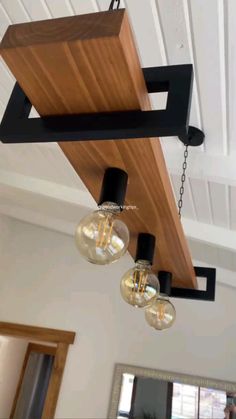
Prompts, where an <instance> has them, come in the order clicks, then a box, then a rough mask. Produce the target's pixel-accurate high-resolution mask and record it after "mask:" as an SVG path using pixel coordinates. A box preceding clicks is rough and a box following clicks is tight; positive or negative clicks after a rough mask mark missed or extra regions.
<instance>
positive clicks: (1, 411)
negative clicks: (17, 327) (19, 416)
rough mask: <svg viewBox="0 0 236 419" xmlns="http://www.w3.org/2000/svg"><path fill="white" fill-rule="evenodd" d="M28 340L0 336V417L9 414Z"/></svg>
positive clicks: (4, 418)
mask: <svg viewBox="0 0 236 419" xmlns="http://www.w3.org/2000/svg"><path fill="white" fill-rule="evenodd" d="M27 345H28V342H26V341H24V340H22V339H14V338H8V337H2V336H0V418H1V419H6V418H8V417H9V416H10V413H11V409H12V403H13V400H14V397H15V394H16V388H17V384H18V382H19V378H20V373H21V370H22V366H23V361H24V358H25V354H26V350H27Z"/></svg>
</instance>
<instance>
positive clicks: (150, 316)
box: [145, 297, 176, 330]
mask: <svg viewBox="0 0 236 419" xmlns="http://www.w3.org/2000/svg"><path fill="white" fill-rule="evenodd" d="M145 318H146V321H147V322H148V324H149V325H150V326H152V327H154V328H155V329H157V330H165V329H168V328H169V327H171V326H172V325H173V323H174V321H175V318H176V311H175V308H174V306H173V304H172V303H171V302H170V301H169V300H168V298H165V297H163V298H157V299H156V301H154V303H153V304H151V305H150V306H149V307H147V308H146V310H145Z"/></svg>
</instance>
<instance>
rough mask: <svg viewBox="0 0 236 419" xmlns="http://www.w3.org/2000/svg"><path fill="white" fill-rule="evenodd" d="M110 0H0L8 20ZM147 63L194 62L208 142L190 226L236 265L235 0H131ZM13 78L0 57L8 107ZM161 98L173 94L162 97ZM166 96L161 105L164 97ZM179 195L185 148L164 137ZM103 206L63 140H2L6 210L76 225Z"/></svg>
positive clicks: (196, 246)
mask: <svg viewBox="0 0 236 419" xmlns="http://www.w3.org/2000/svg"><path fill="white" fill-rule="evenodd" d="M109 3H110V1H109V0H98V1H96V0H37V1H36V0H0V36H1V37H2V36H3V34H4V32H5V31H6V29H7V27H8V25H9V24H12V23H19V22H25V21H29V20H39V19H49V18H52V17H60V16H66V15H72V14H75V13H76V14H80V13H81V14H82V13H89V12H93V11H99V10H106V9H108V6H109ZM121 3H122V6H126V8H127V10H128V12H129V15H130V18H131V22H132V26H133V29H134V33H135V37H136V41H137V45H138V49H139V53H140V58H141V62H142V65H143V67H148V66H160V65H168V64H181V63H193V64H194V69H195V83H194V89H193V101H192V109H191V117H190V123H191V124H192V125H195V126H197V127H199V128H201V129H203V130H204V132H205V134H206V142H205V145H204V146H203V147H201V148H200V149H191V150H189V153H190V157H189V164H188V170H187V174H188V179H187V183H186V188H185V197H184V210H183V219H182V220H183V225H184V228H185V232H186V235H187V236H188V238H189V243H190V247H191V250H192V254H193V257H194V258H195V259H197V260H200V261H203V262H206V263H208V264H213V265H216V266H220V267H222V268H226V269H229V270H232V271H236V257H235V255H236V233H235V230H236V164H235V161H236V104H235V97H236V82H235V80H236V78H235V74H236V41H235V39H236V29H235V21H236V1H235V0H156V1H155V0H126V1H123V2H121ZM13 85H14V79H13V77H12V75H11V74H10V72H9V71H8V70H7V68H6V67H5V65H4V63H3V62H1V61H0V114H1V115H2V114H3V112H4V109H5V106H6V104H7V101H8V99H9V96H10V93H11V90H12V87H13ZM154 96H155V97H154V98H153V103H154V106H157V107H158V106H159V107H160V106H161V104H162V103H163V100H164V98H163V97H160V95H154ZM158 103H159V105H158ZM162 144H163V149H164V153H165V156H166V161H167V165H168V168H169V171H170V175H171V180H172V184H173V189H174V191H175V193H176V199H177V197H178V190H179V186H180V173H181V165H182V160H183V146H182V145H181V143H179V142H178V141H177V139H176V138H168V139H163V140H162ZM88 207H89V208H95V203H94V201H93V199H92V198H91V197H90V196H89V194H88V193H87V191H86V189H85V187H84V185H83V184H82V182H81V181H80V179H79V178H78V176H77V175H76V174H75V172H74V171H73V169H72V168H71V166H70V164H69V163H68V162H67V160H66V158H65V157H64V155H63V153H62V152H61V150H60V149H59V147H58V146H57V144H55V143H53V144H41V145H40V144H38V145H35V144H34V145H24V144H22V145H3V144H0V212H2V213H4V214H8V215H10V216H13V217H16V218H19V219H23V220H25V221H29V222H33V223H36V224H40V225H45V226H47V227H50V228H55V229H58V230H61V231H64V232H68V233H71V232H72V231H73V229H74V225H75V223H76V222H77V221H78V220H79V218H80V217H81V214H83V213H85V212H86V208H88Z"/></svg>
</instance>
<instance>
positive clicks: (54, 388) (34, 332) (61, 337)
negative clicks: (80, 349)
mask: <svg viewBox="0 0 236 419" xmlns="http://www.w3.org/2000/svg"><path fill="white" fill-rule="evenodd" d="M0 335H2V336H11V337H14V338H21V339H27V340H33V341H36V342H41V343H42V342H43V343H46V344H47V343H53V344H55V346H54V348H55V359H54V363H53V368H52V373H51V377H50V381H49V385H48V391H47V396H46V400H45V404H44V409H43V414H42V419H48V418H54V415H55V411H56V406H57V400H58V396H59V391H60V387H61V382H62V377H63V372H64V369H65V363H66V358H67V353H68V349H69V345H72V344H73V343H74V340H75V333H74V332H70V331H65V330H57V329H49V328H43V327H36V326H27V325H22V324H17V323H6V322H0Z"/></svg>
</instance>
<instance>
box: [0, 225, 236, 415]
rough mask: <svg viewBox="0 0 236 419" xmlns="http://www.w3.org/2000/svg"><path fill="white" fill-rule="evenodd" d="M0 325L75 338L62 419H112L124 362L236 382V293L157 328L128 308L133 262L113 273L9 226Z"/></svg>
mask: <svg viewBox="0 0 236 419" xmlns="http://www.w3.org/2000/svg"><path fill="white" fill-rule="evenodd" d="M3 222H4V223H5V225H6V228H4V229H2V231H1V235H0V240H2V242H3V246H2V251H1V254H0V320H2V321H12V322H20V323H26V324H32V325H39V326H49V327H55V328H63V329H69V330H74V331H75V332H76V333H77V338H76V342H75V345H74V346H72V347H71V349H70V353H69V358H68V362H67V366H66V371H65V375H64V380H63V385H62V391H61V395H60V399H59V403H58V408H57V414H56V417H57V418H65V417H70V418H77V419H78V418H83V419H85V418H103V419H104V418H105V417H106V414H107V408H108V402H109V397H110V391H111V384H112V375H113V368H114V364H115V363H117V362H121V363H127V364H134V365H139V366H145V367H152V368H159V369H164V370H169V371H176V372H184V373H189V374H196V375H202V376H208V377H212V378H220V379H226V380H231V381H236V363H235V354H236V339H235V332H236V304H235V297H236V294H235V290H234V289H233V288H230V287H228V288H226V287H223V286H218V287H217V295H216V302H215V303H204V302H194V301H181V300H175V301H174V304H175V305H176V309H177V321H176V324H175V326H174V327H173V328H172V329H170V330H169V331H166V332H162V333H158V332H155V331H154V329H151V328H149V327H148V326H147V325H146V323H145V320H144V315H143V314H144V313H143V312H142V311H140V310H139V309H134V308H132V307H129V306H128V305H127V304H125V303H124V302H123V301H122V300H121V297H120V293H119V282H120V277H121V275H122V273H123V272H124V271H125V270H127V269H128V268H129V266H130V263H131V259H130V257H129V256H126V257H124V258H123V259H122V260H120V261H119V262H117V263H116V264H114V265H112V266H108V267H99V266H93V265H90V264H88V263H86V262H85V261H83V260H82V259H81V258H80V256H79V254H78V252H77V250H76V248H75V245H74V241H73V238H72V237H70V236H66V235H63V234H60V233H55V232H52V231H49V230H45V229H42V228H40V227H35V226H32V225H30V224H24V223H21V222H18V221H15V220H10V219H7V218H5V219H4V220H3Z"/></svg>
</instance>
